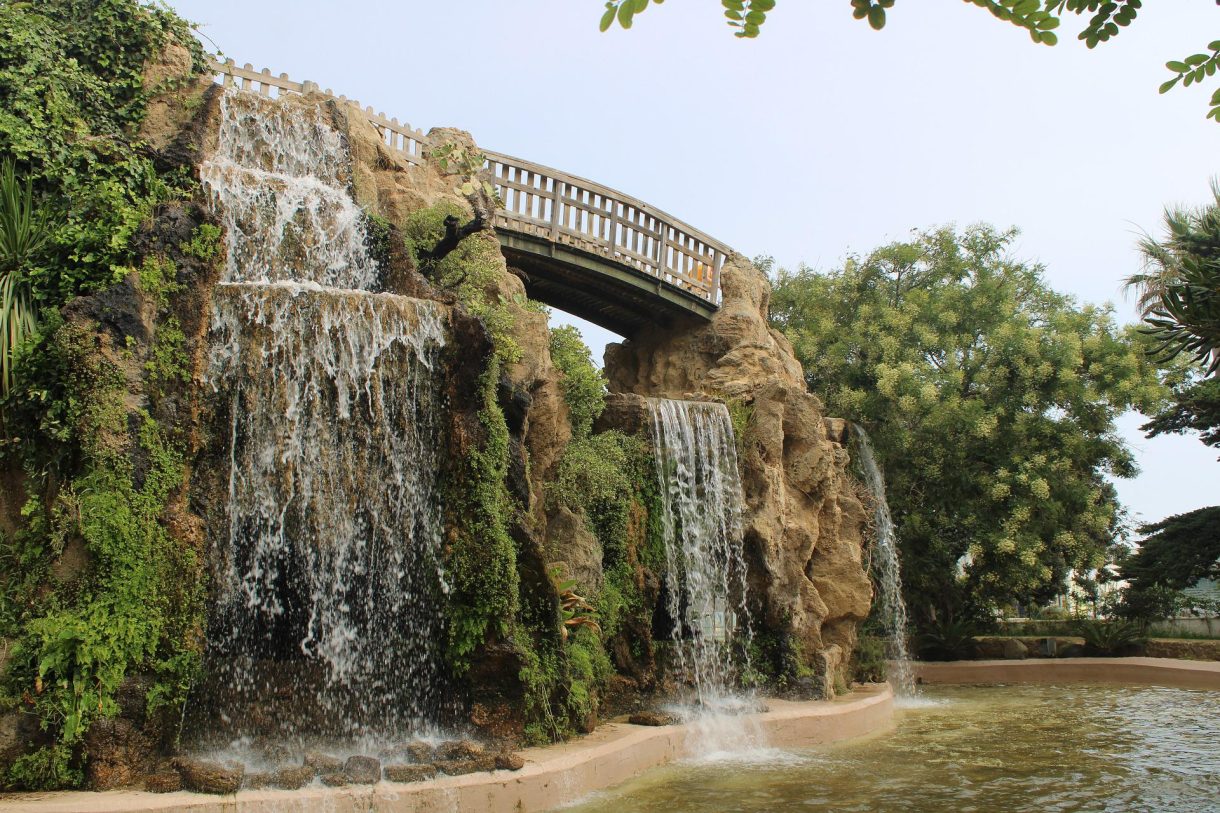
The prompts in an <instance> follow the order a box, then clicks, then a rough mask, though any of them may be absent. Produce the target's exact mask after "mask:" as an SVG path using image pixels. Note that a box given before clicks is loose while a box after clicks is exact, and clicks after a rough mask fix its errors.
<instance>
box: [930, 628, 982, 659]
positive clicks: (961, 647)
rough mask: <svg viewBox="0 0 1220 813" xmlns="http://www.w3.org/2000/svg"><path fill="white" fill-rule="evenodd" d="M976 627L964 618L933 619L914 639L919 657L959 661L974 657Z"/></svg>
mask: <svg viewBox="0 0 1220 813" xmlns="http://www.w3.org/2000/svg"><path fill="white" fill-rule="evenodd" d="M977 634H978V627H977V626H976V625H975V624H974V622H972V621H969V620H966V619H951V620H947V621H935V620H934V621H933V622H932V623H931V624H929V625H928V626H927V627H926V628H925V629H924V631H923V632H922V633H920V634H919V635H918V636H917V637H916V639H915V641H916V646H917V648H918V650H917V651H918V652H919V657H920V658H922V659H923V660H927V661H960V660H968V659H970V658H972V657H974V654H975V645H974V636H975V635H977Z"/></svg>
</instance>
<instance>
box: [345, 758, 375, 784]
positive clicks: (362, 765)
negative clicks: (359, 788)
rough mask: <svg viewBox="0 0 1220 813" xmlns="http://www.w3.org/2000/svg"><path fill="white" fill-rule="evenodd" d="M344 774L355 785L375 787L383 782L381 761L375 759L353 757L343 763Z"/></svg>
mask: <svg viewBox="0 0 1220 813" xmlns="http://www.w3.org/2000/svg"><path fill="white" fill-rule="evenodd" d="M343 773H345V774H347V778H348V780H349V781H350V782H351V783H352V784H353V785H375V784H377V782H379V781H380V780H381V760H379V759H376V758H375V757H366V756H351V757H348V758H347V762H345V763H343Z"/></svg>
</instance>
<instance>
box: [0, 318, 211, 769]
mask: <svg viewBox="0 0 1220 813" xmlns="http://www.w3.org/2000/svg"><path fill="white" fill-rule="evenodd" d="M93 342H94V338H93V336H92V334H91V333H90V332H88V331H87V330H86V329H84V328H82V327H79V326H76V325H73V324H61V325H58V326H57V327H56V329H55V330H54V331H53V332H52V333H51V334H50V336H49V337H48V340H47V341H46V343H45V344H44V345H43V346H42V347H40V348H38V349H37V350H36V351H35V353H34V355H33V356H32V357H31V359H30V360H29V362H28V364H26V365H25V366H24V369H26V370H29V371H37V372H38V374H40V375H45V376H47V378H48V379H50V380H51V381H53V382H54V386H53V387H48V388H47V389H45V390H43V392H45V393H46V394H47V395H48V400H49V401H50V405H49V406H48V408H47V409H46V410H45V415H46V416H47V417H48V421H47V422H46V423H44V424H43V427H42V429H43V431H45V432H47V435H46V436H45V438H46V440H48V441H49V442H50V443H51V444H52V445H59V444H62V446H64V447H65V448H70V449H72V450H73V452H74V455H75V460H76V462H75V464H74V465H73V466H72V467H71V469H70V470H73V471H76V472H78V473H77V474H76V475H75V476H73V477H72V478H71V479H70V480H69V481H68V482H66V483H64V484H63V485H62V486H61V487H60V488H59V490H58V493H57V494H56V495H55V497H54V501H53V502H50V503H47V504H43V502H42V501H41V500H39V499H37V498H35V499H33V500H31V502H30V504H29V505H28V506H27V508H26V510H25V514H26V516H27V518H28V519H29V524H28V526H27V528H26V529H25V530H24V531H23V532H22V534H20V538H19V539H18V540H15V542H14V543H13V544H16V545H20V546H21V547H22V548H23V549H24V550H23V552H22V553H21V554H20V555H21V556H23V557H24V558H26V559H27V560H30V561H31V564H34V567H33V568H32V570H33V571H34V572H38V571H39V570H41V571H42V572H45V568H46V562H47V561H48V560H49V559H50V558H51V557H53V556H55V555H57V554H58V553H59V552H61V551H62V550H63V549H64V547H65V546H66V545H68V544H75V545H79V546H80V548H81V549H82V551H83V552H84V553H85V554H87V561H88V567H87V568H86V569H85V570H84V571H82V572H80V573H78V574H75V576H74V578H73V579H72V581H71V583H70V584H64V585H61V586H60V589H57V590H54V591H51V592H46V591H41V592H35V593H34V594H32V595H31V594H29V593H25V594H24V595H23V594H22V593H21V592H18V591H13V590H11V589H9V588H10V586H11V585H10V584H8V582H9V578H11V577H10V576H9V575H7V574H6V575H5V576H4V577H3V578H2V579H0V581H2V582H4V583H5V588H6V589H5V590H3V591H2V593H0V594H2V595H3V596H4V597H5V601H6V603H7V602H8V601H11V600H13V599H16V600H17V601H18V602H20V605H21V606H19V607H18V608H14V609H10V610H8V611H7V612H5V613H3V615H4V616H12V615H17V616H19V617H20V618H21V620H22V622H23V623H22V624H21V625H20V630H19V635H20V637H19V638H18V643H17V646H16V647H15V648H14V651H13V657H12V665H11V667H10V674H9V675H8V676H7V680H6V683H7V685H6V694H8V695H9V696H10V697H13V698H21V701H20V702H21V703H22V704H23V705H24V706H25V707H26V710H27V711H30V712H32V713H34V714H37V715H38V717H39V718H40V719H41V724H42V727H43V728H44V730H47V731H48V732H50V733H51V735H52V739H53V742H52V745H50V746H48V747H47V748H45V749H43V750H41V751H38V752H35V753H33V754H29V755H26V756H25V757H23V758H22V759H21V760H19V761H18V762H17V763H15V764H14V765H13V767H12V769H11V771H10V774H9V777H8V779H7V781H8V782H9V783H11V784H15V785H19V786H23V787H30V788H50V787H58V786H62V785H75V784H78V783H79V781H80V779H81V774H80V766H79V763H78V762H77V761H76V756H75V755H76V753H77V749H78V748H79V746H80V744H81V742H82V740H83V738H84V734H85V731H86V730H87V729H88V727H89V725H90V723H91V722H92V721H93V720H95V719H97V718H99V717H109V716H112V715H114V714H115V713H116V712H117V704H116V702H115V695H116V692H117V691H118V689H119V686H120V684H121V683H122V681H123V679H124V678H125V677H126V675H127V674H129V673H130V672H131V671H132V670H135V669H140V670H146V671H154V672H157V673H159V674H160V675H161V676H162V679H163V680H162V683H161V684H159V686H158V688H157V689H155V690H154V692H155V694H156V695H157V697H158V698H161V700H159V701H158V702H164V701H166V700H169V699H175V700H181V699H184V693H183V692H182V691H181V688H180V687H181V686H183V685H184V684H186V683H189V680H190V677H191V674H193V670H194V668H195V667H196V666H197V663H198V657H197V648H198V640H197V631H198V629H199V627H200V624H201V618H202V594H201V587H200V585H201V584H202V579H201V574H200V566H199V563H198V562H197V561H196V558H195V555H194V551H192V550H191V549H189V548H185V547H183V546H181V545H180V544H178V543H177V542H176V541H175V540H174V539H173V538H172V537H171V536H170V535H169V533H168V532H167V530H166V528H165V526H164V524H163V521H162V520H163V516H164V513H165V511H166V507H167V505H168V503H169V501H170V499H171V497H172V496H173V494H174V493H175V491H176V490H177V489H178V487H179V486H180V484H181V482H182V478H183V467H182V461H181V452H180V451H179V449H178V448H177V447H176V446H175V445H174V443H173V442H172V441H170V440H169V438H168V437H167V436H166V434H165V432H164V430H162V428H161V427H160V426H159V425H158V424H157V423H156V422H154V421H153V420H152V419H151V418H150V417H149V416H148V415H147V414H138V415H137V423H135V424H132V423H131V422H130V421H129V413H128V411H127V408H126V405H125V395H126V381H125V379H124V377H123V375H122V373H121V372H120V371H119V370H118V369H117V368H115V367H114V366H113V365H112V363H110V362H108V361H107V360H106V359H105V358H104V357H103V356H102V355H101V354H100V353H99V352H98V350H97V348H96V347H95V346H94V345H93ZM30 383H31V382H26V384H27V386H29V385H30ZM51 457H52V458H53V459H56V460H60V461H62V460H64V459H66V458H67V454H66V453H65V452H61V453H59V454H52V455H51ZM137 460H138V461H140V464H139V468H136V463H135V461H137ZM56 469H57V470H68V469H66V468H64V467H56ZM35 482H37V481H35ZM11 549H12V548H10V550H11ZM39 560H41V562H40V561H39ZM13 576H14V577H17V578H21V576H20V575H18V574H13ZM170 686H176V687H179V688H178V689H177V690H174V689H170V688H167V687H170ZM150 699H152V698H150Z"/></svg>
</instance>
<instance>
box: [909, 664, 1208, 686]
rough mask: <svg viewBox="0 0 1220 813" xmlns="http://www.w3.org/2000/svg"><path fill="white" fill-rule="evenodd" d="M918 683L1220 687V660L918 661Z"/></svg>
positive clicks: (915, 673)
mask: <svg viewBox="0 0 1220 813" xmlns="http://www.w3.org/2000/svg"><path fill="white" fill-rule="evenodd" d="M911 672H912V673H913V674H914V676H915V679H916V680H917V681H919V682H921V683H929V684H930V683H959V684H970V683H1106V684H1124V685H1154V686H1168V687H1171V688H1177V689H1220V662H1216V661H1187V660H1178V659H1176V658H1036V659H1030V660H988V661H945V662H931V661H916V662H913V663H912V664H911Z"/></svg>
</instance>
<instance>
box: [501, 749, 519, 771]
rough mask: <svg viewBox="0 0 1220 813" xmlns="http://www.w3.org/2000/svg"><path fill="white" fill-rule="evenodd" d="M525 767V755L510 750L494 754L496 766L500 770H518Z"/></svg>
mask: <svg viewBox="0 0 1220 813" xmlns="http://www.w3.org/2000/svg"><path fill="white" fill-rule="evenodd" d="M524 767H525V757H523V756H521V755H520V754H517V753H513V752H512V751H503V752H501V753H499V754H496V768H497V769H498V770H501V771H519V770H521V769H522V768H524Z"/></svg>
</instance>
